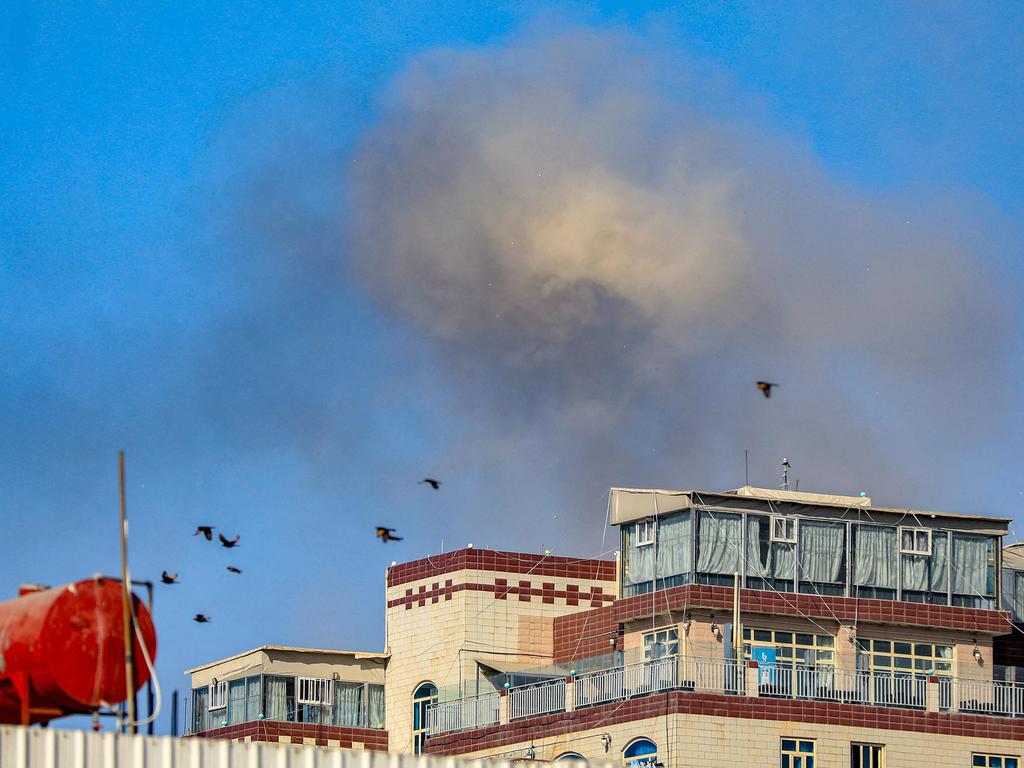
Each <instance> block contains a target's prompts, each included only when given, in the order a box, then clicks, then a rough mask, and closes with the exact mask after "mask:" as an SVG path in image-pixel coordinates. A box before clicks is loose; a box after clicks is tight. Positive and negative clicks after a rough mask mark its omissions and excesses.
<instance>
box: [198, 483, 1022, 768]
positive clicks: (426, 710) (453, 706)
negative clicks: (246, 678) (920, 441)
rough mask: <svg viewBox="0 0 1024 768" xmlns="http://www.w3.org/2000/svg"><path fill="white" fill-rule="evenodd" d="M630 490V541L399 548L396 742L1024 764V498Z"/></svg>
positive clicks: (648, 760)
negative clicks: (537, 547) (1013, 517)
mask: <svg viewBox="0 0 1024 768" xmlns="http://www.w3.org/2000/svg"><path fill="white" fill-rule="evenodd" d="M609 503H610V507H609V517H610V522H611V524H612V525H613V526H617V527H618V529H619V535H620V537H621V538H620V547H619V553H618V554H617V557H616V559H615V560H599V559H574V558H565V557H553V556H550V555H530V554H514V553H506V552H493V551H488V550H479V549H472V548H467V549H462V550H458V551H455V552H449V553H447V554H443V555H437V556H434V557H429V558H425V559H423V560H417V561H414V562H411V563H404V564H401V565H396V566H393V567H392V568H390V569H389V570H388V574H387V595H386V600H387V609H386V610H387V630H386V638H385V645H386V648H387V652H388V655H387V658H386V669H385V672H384V693H383V696H384V702H385V721H386V725H387V747H388V749H390V750H391V751H394V752H406V753H412V752H429V753H437V754H445V755H466V756H472V757H485V756H503V757H513V758H525V759H536V760H545V761H547V760H559V759H563V758H566V759H577V760H578V759H581V758H582V759H584V760H589V761H595V762H596V761H608V760H610V761H613V762H622V763H624V764H636V765H644V764H658V763H660V764H662V765H665V766H669V767H670V768H675V767H676V766H690V765H709V766H726V765H728V766H734V765H750V766H779V765H781V766H783V768H814V767H815V766H816V765H817V766H819V768H820V766H839V765H842V766H845V765H850V766H856V767H857V768H878V767H879V766H889V767H890V768H895V767H896V766H901V767H902V766H906V767H907V768H912V767H913V766H925V765H927V766H929V768H935V767H936V766H983V767H984V768H1021V765H1020V760H1021V755H1022V752H1024V684H1019V683H1017V682H1016V679H1017V672H1016V669H1015V668H1013V667H1010V666H1008V665H1009V664H1013V663H1014V662H1015V660H1016V657H1014V656H1013V655H1012V654H1013V653H1014V652H1015V649H1021V648H1024V644H1021V643H1019V642H1018V641H1017V640H1016V639H1014V638H1015V637H1020V636H1021V635H1020V631H1019V629H1018V628H1016V627H1015V625H1014V624H1013V623H1012V622H1011V618H1013V619H1016V620H1019V619H1020V618H1021V611H1020V610H1019V608H1021V607H1024V606H1021V605H1018V602H1022V603H1024V568H1021V569H1020V570H1021V573H1019V574H1018V572H1017V570H1016V567H1017V566H1024V557H1021V555H1020V554H1018V553H1017V551H1016V548H1013V547H1010V548H1008V549H1007V551H1006V554H1005V560H1006V562H1005V563H1004V554H1003V546H1002V545H1003V541H1002V540H1003V537H1004V536H1005V534H1006V532H1007V528H1008V524H1009V521H1008V520H1007V519H1002V518H992V517H984V516H975V515H959V514H949V513H940V512H921V511H915V510H911V509H904V508H889V507H879V506H874V505H873V504H872V503H871V500H870V499H868V498H866V497H863V496H861V497H845V496H828V495H824V494H811V493H794V492H788V491H773V490H764V489H755V488H749V487H745V488H741V489H738V490H736V491H729V492H723V493H709V492H701V491H662V490H637V489H613V490H612V492H611V496H610V501H609ZM997 575H998V576H999V577H997ZM1018 582H1019V583H1020V585H1021V589H1020V590H1019V595H1020V598H1021V600H1020V601H1018V589H1017V585H1018ZM1003 606H1005V607H1007V608H1009V609H1010V610H1009V611H1003V610H999V608H1000V607H1003ZM995 638H999V640H998V642H994V641H995ZM994 649H995V652H994ZM1021 655H1022V656H1024V654H1021ZM196 682H197V683H198V684H199V689H198V690H197V692H196V693H195V701H196V702H197V703H196V710H197V717H200V715H199V714H198V710H201V709H202V706H203V705H202V703H201V698H202V695H203V694H202V685H204V684H205V683H206V681H205V680H201V679H196ZM207 695H209V694H207ZM262 714H264V715H265V717H273V716H268V715H266V713H265V712H264V713H262ZM246 716H248V714H247V715H246ZM214 720H215V718H214ZM197 722H198V721H197ZM197 730H205V729H199V728H197ZM216 733H217V731H214V732H213V734H216ZM213 734H211V735H213ZM221 735H228V734H224V733H222V734H221Z"/></svg>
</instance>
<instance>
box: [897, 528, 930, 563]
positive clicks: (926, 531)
mask: <svg viewBox="0 0 1024 768" xmlns="http://www.w3.org/2000/svg"><path fill="white" fill-rule="evenodd" d="M904 531H909V532H910V535H911V540H912V541H913V542H914V546H913V547H911V548H910V549H907V548H906V547H904V546H903V532H904ZM921 534H923V535H924V538H925V540H926V544H927V545H926V547H925V549H920V548H919V547H918V536H919V535H921ZM900 554H903V555H923V556H926V557H930V556H931V554H932V529H931V528H918V527H916V526H909V525H901V526H900Z"/></svg>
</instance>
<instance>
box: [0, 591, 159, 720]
mask: <svg viewBox="0 0 1024 768" xmlns="http://www.w3.org/2000/svg"><path fill="white" fill-rule="evenodd" d="M132 600H133V601H134V604H135V615H136V617H137V618H138V620H139V628H140V630H141V632H142V637H143V639H144V640H145V642H146V647H147V648H148V649H149V654H150V657H151V658H152V659H153V660H154V663H155V661H156V631H155V630H154V628H153V620H152V618H151V617H150V615H149V611H148V610H146V607H145V605H143V603H142V601H140V600H139V599H138V598H137V597H136V596H135V595H132ZM122 628H123V621H122V613H121V582H120V580H118V579H108V578H104V577H99V576H97V577H95V578H92V579H85V580H83V581H77V582H75V583H73V584H66V585H64V586H62V587H53V588H51V589H40V590H38V591H30V592H27V593H25V594H23V595H22V596H21V597H18V598H16V599H14V600H8V601H6V602H0V723H23V724H27V723H29V722H31V723H42V722H48V721H50V720H52V719H53V718H55V717H62V716H64V715H71V714H78V713H87V712H91V711H93V710H94V709H98V708H100V707H104V706H109V705H111V704H115V703H117V702H119V701H124V699H125V669H124V633H123V630H122ZM134 647H135V674H134V677H135V680H134V683H135V687H134V690H138V689H139V687H140V686H142V685H143V684H144V683H145V682H146V680H147V679H148V678H149V670H148V669H147V667H146V663H145V661H144V660H143V657H142V651H141V649H140V647H139V643H138V638H135V645H134Z"/></svg>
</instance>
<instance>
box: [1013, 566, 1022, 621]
mask: <svg viewBox="0 0 1024 768" xmlns="http://www.w3.org/2000/svg"><path fill="white" fill-rule="evenodd" d="M1011 573H1012V574H1013V593H1012V594H1013V604H1012V608H1011V610H1012V611H1013V619H1014V621H1021V620H1022V619H1024V571H1011Z"/></svg>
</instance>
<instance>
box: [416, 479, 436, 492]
mask: <svg viewBox="0 0 1024 768" xmlns="http://www.w3.org/2000/svg"><path fill="white" fill-rule="evenodd" d="M424 483H426V484H427V485H429V486H430V487H431V488H433V489H434V490H435V491H436V490H437V489H438V488H440V487H441V481H440V480H435V479H434V478H432V477H424V478H423V479H422V480H420V485H423V484H424Z"/></svg>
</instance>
